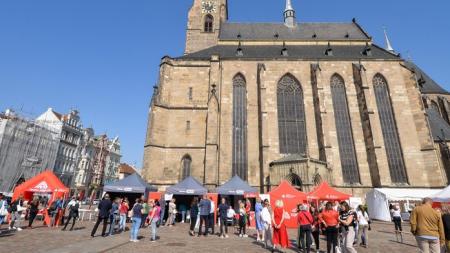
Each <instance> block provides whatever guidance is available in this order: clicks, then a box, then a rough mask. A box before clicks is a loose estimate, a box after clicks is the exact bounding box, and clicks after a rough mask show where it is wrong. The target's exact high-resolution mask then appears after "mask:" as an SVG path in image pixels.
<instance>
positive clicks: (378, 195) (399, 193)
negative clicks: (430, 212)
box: [366, 188, 441, 221]
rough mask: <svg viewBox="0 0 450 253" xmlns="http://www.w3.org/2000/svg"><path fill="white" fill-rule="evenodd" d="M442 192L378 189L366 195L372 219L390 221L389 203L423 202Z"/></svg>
mask: <svg viewBox="0 0 450 253" xmlns="http://www.w3.org/2000/svg"><path fill="white" fill-rule="evenodd" d="M439 191H441V190H430V189H411V188H409V189H405V188H376V189H373V190H371V191H369V192H368V193H367V194H366V201H367V206H368V211H369V216H370V218H371V219H376V220H381V221H390V220H391V214H390V211H389V202H398V201H405V202H408V201H422V199H423V198H426V197H429V196H432V195H434V194H436V193H438V192H439Z"/></svg>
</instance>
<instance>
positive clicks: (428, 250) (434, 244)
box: [416, 236, 441, 253]
mask: <svg viewBox="0 0 450 253" xmlns="http://www.w3.org/2000/svg"><path fill="white" fill-rule="evenodd" d="M416 241H417V246H419V252H420V253H440V252H441V245H440V242H439V239H438V240H428V239H423V238H420V237H419V236H416Z"/></svg>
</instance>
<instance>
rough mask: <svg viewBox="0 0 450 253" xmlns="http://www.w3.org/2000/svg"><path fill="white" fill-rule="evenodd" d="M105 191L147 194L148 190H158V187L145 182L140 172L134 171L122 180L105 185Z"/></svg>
mask: <svg viewBox="0 0 450 253" xmlns="http://www.w3.org/2000/svg"><path fill="white" fill-rule="evenodd" d="M103 191H105V192H115V193H143V194H145V195H147V193H148V192H156V191H158V189H157V188H156V187H154V186H151V185H150V184H148V183H147V182H145V180H144V179H142V177H141V176H140V175H139V174H137V173H134V174H133V175H130V176H128V177H126V178H124V179H122V180H119V181H117V182H114V183H111V184H108V185H105V187H103Z"/></svg>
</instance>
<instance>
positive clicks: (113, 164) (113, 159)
mask: <svg viewBox="0 0 450 253" xmlns="http://www.w3.org/2000/svg"><path fill="white" fill-rule="evenodd" d="M108 150H109V153H108V157H107V159H106V165H105V173H104V177H105V178H104V182H105V184H110V183H112V182H115V181H117V180H119V167H120V158H121V157H122V155H121V154H120V142H119V137H116V138H114V139H113V140H109V143H108Z"/></svg>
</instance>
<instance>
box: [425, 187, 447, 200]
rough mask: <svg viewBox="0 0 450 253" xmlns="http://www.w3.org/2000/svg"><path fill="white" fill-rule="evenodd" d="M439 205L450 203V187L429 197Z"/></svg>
mask: <svg viewBox="0 0 450 253" xmlns="http://www.w3.org/2000/svg"><path fill="white" fill-rule="evenodd" d="M429 197H430V198H432V199H433V201H434V202H437V203H450V186H448V187H447V188H445V189H443V190H442V191H439V192H437V193H435V194H433V195H430V196H429Z"/></svg>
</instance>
